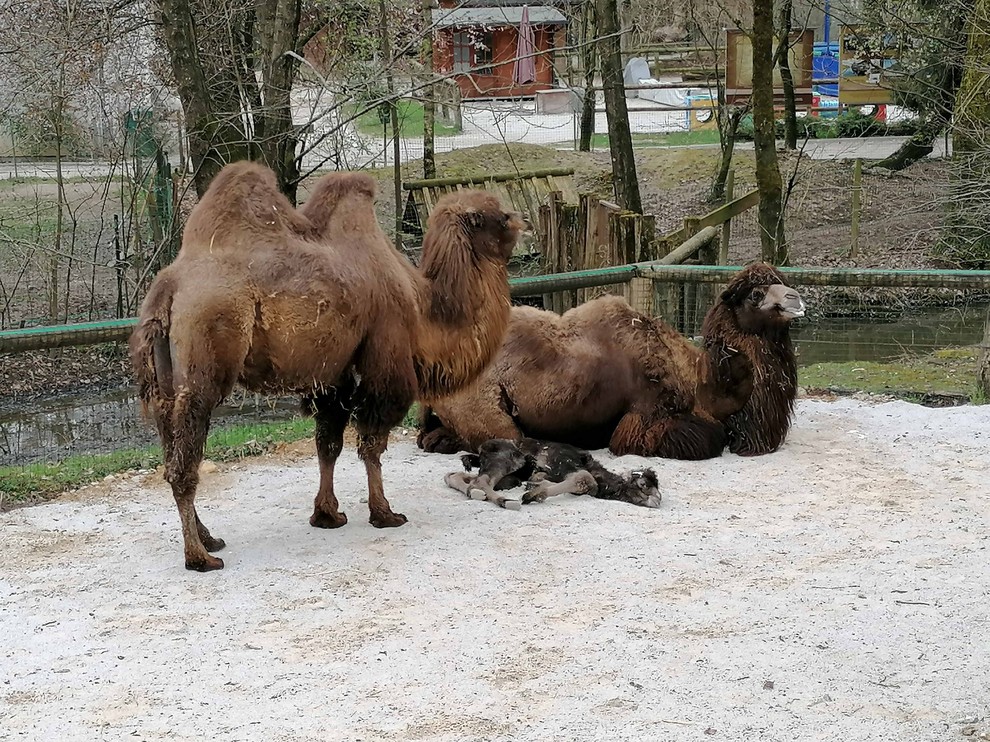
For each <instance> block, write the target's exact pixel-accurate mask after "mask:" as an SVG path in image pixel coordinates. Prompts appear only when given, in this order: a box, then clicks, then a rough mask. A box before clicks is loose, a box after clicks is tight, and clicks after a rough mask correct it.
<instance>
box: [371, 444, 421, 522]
mask: <svg viewBox="0 0 990 742" xmlns="http://www.w3.org/2000/svg"><path fill="white" fill-rule="evenodd" d="M387 446H388V432H387V431H386V432H382V433H367V432H362V433H361V434H360V436H359V437H358V456H359V457H360V458H361V460H362V461H363V462H364V468H365V469H366V470H367V472H368V510H370V511H371V516H370V517H369V518H368V521H369V522H370V523H371V525H373V526H374V527H375V528H397V527H398V526H401V525H403V524H405V523H407V522H408V520H409V519H408V518H406V516H404V515H403V514H402V513H393V512H392V506H391V505H389V504H388V500H387V499H386V498H385V487H384V485H383V484H382V453H384V451H385V448H386V447H387Z"/></svg>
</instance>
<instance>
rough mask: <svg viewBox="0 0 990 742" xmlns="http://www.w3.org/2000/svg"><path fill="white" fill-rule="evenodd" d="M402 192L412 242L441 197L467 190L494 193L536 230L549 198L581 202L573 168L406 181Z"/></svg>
mask: <svg viewBox="0 0 990 742" xmlns="http://www.w3.org/2000/svg"><path fill="white" fill-rule="evenodd" d="M402 188H403V190H405V191H406V192H407V193H408V194H409V195H408V197H407V199H406V205H405V211H404V213H403V217H402V230H403V232H404V233H405V234H407V235H410V236H412V237H413V238H420V237H422V235H423V231H424V229H425V228H426V222H427V220H428V219H429V216H430V213H431V212H432V211H433V207H434V206H436V203H437V201H438V200H439V199H440V198H441V197H443V196H444V195H446V194H448V193H454V192H456V191H459V190H462V189H464V188H482V189H484V190H488V191H491V192H492V193H494V194H495V195H497V196H498V197H499V200H500V201H501V202H502V205H503V206H504V207H509V208H512V209H514V210H515V211H518V212H519V213H520V214H522V215H523V216H525V217H526V218H527V219H529V221H530V222H531V223H532V224H533V225H534V227H536V226H537V223H538V219H539V218H540V204H542V203H543V202H544V201H546V200H547V199H548V198H549V197H550V194H557V196H556V197H557V198H558V200H560V201H562V202H563V201H569V202H571V203H577V198H578V195H577V189H576V188H575V186H574V169H573V168H549V169H546V170H531V171H527V172H517V173H504V174H499V175H479V176H473V177H467V178H431V179H429V180H407V181H406V182H404V183H403V184H402ZM537 232H538V233H537V235H536V239H537V241H539V239H540V234H539V229H537Z"/></svg>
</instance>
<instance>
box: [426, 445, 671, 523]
mask: <svg viewBox="0 0 990 742" xmlns="http://www.w3.org/2000/svg"><path fill="white" fill-rule="evenodd" d="M461 461H462V462H463V463H464V468H465V469H467V471H468V472H469V471H471V470H472V469H474V468H477V469H478V474H477V475H475V476H472V475H470V474H468V473H466V472H452V473H450V474H448V475H447V476H446V477H444V481H445V482H446V483H447V485H448V486H450V487H452V488H453V489H455V490H457V491H458V492H461V493H463V494H465V495H468V496H469V497H472V498H473V499H485V500H488V501H489V502H494V503H495V504H496V505H498V506H499V507H503V508H508V509H510V510H517V509H518V508H519V505H520V503H519V501H518V500H510V499H509V498H506V497H502V496H501V495H498V494H496V490H506V489H510V488H512V487H518V486H519V485H520V484H525V485H526V487H527V489H528V492H526V494H525V495H523V498H522V503H523V504H527V503H532V502H544V501H545V500H546V499H547V498H548V497H556V496H557V495H563V494H572V495H591V496H592V497H597V498H598V499H601V500H618V501H620V502H628V503H632V504H633V505H640V506H642V507H646V508H658V507H660V499H661V495H660V491H659V489H658V482H657V475H656V473H655V472H654V471H653V469H640V470H637V471H633V472H630V473H629V474H626V475H625V476H621V475H619V474H615V473H614V472H611V471H609V470H608V469H606V468H605V467H604V466H602V465H601V463H599V462H598V460H597V459H595V457H594V456H592V455H591V454H590V453H588V452H587V451H582V450H581V449H580V448H576V447H574V446H569V445H567V444H566V443H550V442H546V441H537V440H534V439H532V438H523V439H522V440H520V441H508V440H501V439H496V440H491V441H486V442H484V443H482V444H481V446H480V447H479V450H478V453H477V454H473V453H468V454H464V455H463V456H461Z"/></svg>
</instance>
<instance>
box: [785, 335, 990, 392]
mask: <svg viewBox="0 0 990 742" xmlns="http://www.w3.org/2000/svg"><path fill="white" fill-rule="evenodd" d="M979 350H980V349H979V348H977V347H967V348H950V349H946V350H939V351H936V352H934V353H932V354H930V355H924V356H905V357H903V358H901V359H898V360H897V361H894V362H887V363H875V362H872V361H852V362H848V363H816V364H813V365H811V366H806V367H804V368H801V369H799V370H798V382H799V383H800V384H801V386H804V387H806V388H809V389H836V390H841V391H863V392H870V393H874V394H890V395H893V396H896V397H901V398H904V399H910V400H917V399H922V398H924V397H925V396H926V395H932V394H935V395H951V396H962V397H966V398H968V399H970V400H971V401H974V402H983V401H985V400H983V399H982V398H981V397H980V395H979V394H978V390H977V385H976V374H977V368H978V365H979Z"/></svg>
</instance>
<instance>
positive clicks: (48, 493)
mask: <svg viewBox="0 0 990 742" xmlns="http://www.w3.org/2000/svg"><path fill="white" fill-rule="evenodd" d="M418 422H419V404H418V403H417V404H413V406H412V407H410V408H409V411H408V412H407V413H406V416H405V418H403V420H402V422H401V423H400V427H403V428H415V427H416V426H417V424H418ZM312 436H313V420H312V418H308V417H306V418H294V419H292V420H284V421H279V422H272V423H261V424H252V425H236V426H231V427H229V428H221V429H218V430H215V431H214V432H213V433H211V434H210V437H209V438H208V439H207V441H206V458H208V459H211V460H213V461H231V460H234V459H241V458H245V457H248V456H259V455H261V454H265V453H270V452H271V451H273V450H274V449H275V447H276V445H277V444H279V443H292V442H294V441H299V440H303V439H305V438H311V437H312ZM161 463H162V450H161V447H160V446H148V447H147V448H139V449H131V450H125V451H114V452H112V453H107V454H89V455H82V456H70V457H69V458H67V459H64V460H63V461H58V462H54V463H43V464H28V465H26V466H4V467H0V493H2V495H3V497H5V498H10V501H8V502H7V504H8V505H9V504H11V502H13V503H18V502H26V501H31V500H41V499H45V498H49V497H53V496H55V495H58V494H60V493H62V492H65V491H66V490H69V489H72V488H73V487H81V486H83V485H86V484H91V483H92V482H97V481H99V480H100V479H103V478H104V477H106V476H107V475H109V474H117V473H119V472H124V471H131V470H135V469H153V468H155V467H156V466H159V465H160V464H161ZM2 505H3V502H2V499H0V506H2Z"/></svg>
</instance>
